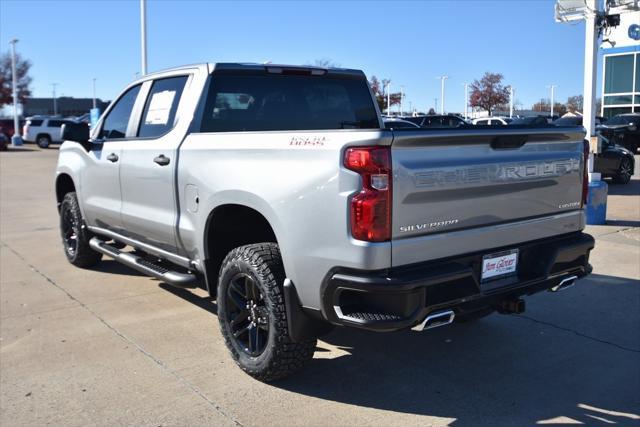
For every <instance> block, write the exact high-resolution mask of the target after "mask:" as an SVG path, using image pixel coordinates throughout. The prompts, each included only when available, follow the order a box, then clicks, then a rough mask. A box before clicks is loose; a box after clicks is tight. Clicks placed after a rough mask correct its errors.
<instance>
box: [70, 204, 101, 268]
mask: <svg viewBox="0 0 640 427" xmlns="http://www.w3.org/2000/svg"><path fill="white" fill-rule="evenodd" d="M60 235H61V237H62V246H63V247H64V253H65V255H66V256H67V260H69V262H70V263H71V264H73V265H75V266H76V267H81V268H87V267H92V266H94V265H96V264H97V263H98V262H100V260H101V259H102V254H101V253H99V252H96V251H94V250H93V249H91V247H90V246H89V240H91V238H92V237H93V235H92V234H91V232H90V231H89V230H88V229H87V227H86V226H85V225H84V220H83V219H82V212H81V211H80V205H79V204H78V197H77V196H76V193H67V194H66V195H65V196H64V199H62V203H61V204H60Z"/></svg>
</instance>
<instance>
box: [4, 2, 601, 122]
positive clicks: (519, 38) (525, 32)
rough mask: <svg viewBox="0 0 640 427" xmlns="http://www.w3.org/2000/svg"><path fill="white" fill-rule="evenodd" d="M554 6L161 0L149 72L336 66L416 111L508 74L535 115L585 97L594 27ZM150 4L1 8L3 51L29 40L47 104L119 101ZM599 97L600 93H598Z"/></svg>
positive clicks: (39, 91) (453, 102) (36, 87)
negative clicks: (542, 102)
mask: <svg viewBox="0 0 640 427" xmlns="http://www.w3.org/2000/svg"><path fill="white" fill-rule="evenodd" d="M553 3H554V2H553V1H552V0H511V1H508V0H505V1H480V0H476V1H454V0H449V1H422V2H419V1H410V2H400V1H396V2H386V1H374V2H366V1H356V2H343V1H326V2H307V1H288V2H269V1H260V2H249V1H235V2H208V1H170V0H165V1H154V0H149V1H148V5H147V17H148V24H147V25H148V51H149V52H148V61H149V71H154V70H160V69H163V68H168V67H172V66H176V65H183V64H189V63H197V62H229V61H232V62H234V61H240V62H263V61H272V62H274V63H287V64H310V63H313V62H314V61H315V60H316V59H322V58H328V59H331V60H332V61H333V62H335V63H338V64H340V65H341V66H343V67H349V68H359V69H362V70H364V71H365V73H366V74H367V75H368V76H372V75H376V76H378V77H379V78H390V79H391V80H392V86H393V87H392V89H394V88H395V89H397V88H398V87H399V86H400V85H403V86H404V88H405V93H406V95H407V96H406V104H405V105H407V106H408V105H409V102H411V103H413V105H414V106H417V107H418V108H420V109H422V110H424V109H425V108H427V107H431V106H433V104H434V98H440V82H439V80H437V79H436V76H439V75H442V74H446V75H448V76H449V79H448V80H447V91H446V93H447V95H446V109H447V110H448V111H462V110H463V108H464V91H463V87H462V84H463V82H465V81H473V80H474V79H476V78H480V77H481V76H482V74H483V73H484V72H485V71H492V72H500V73H502V74H504V76H505V83H507V84H512V85H513V86H514V87H515V88H516V99H517V101H519V102H520V103H521V104H522V105H523V106H524V107H526V108H528V107H530V106H531V104H533V103H534V102H536V101H537V100H539V99H540V98H541V97H549V89H547V88H546V86H547V85H549V84H551V83H553V84H556V85H558V87H557V89H556V99H558V100H561V101H566V98H567V97H568V96H570V95H574V94H579V93H581V92H582V77H583V76H582V73H583V54H584V26H583V24H576V25H568V24H557V23H555V22H554V12H553ZM139 10H140V8H139V2H138V0H130V1H127V0H121V1H82V0H76V1H54V0H48V1H29V0H21V1H18V0H1V1H0V50H1V51H2V52H6V51H7V50H8V48H9V46H8V41H9V40H10V39H11V38H13V37H16V38H18V39H20V42H19V43H18V45H17V49H18V51H19V52H20V53H21V54H23V55H24V56H25V57H27V58H29V59H30V60H31V61H32V63H33V67H32V77H33V86H32V90H33V93H34V95H35V96H51V90H52V87H51V83H58V86H57V92H58V94H63V95H67V96H75V97H90V96H91V93H92V89H91V84H92V79H93V78H94V77H95V78H96V79H97V95H98V97H100V98H102V99H113V97H115V96H116V95H117V94H118V92H119V91H120V90H121V89H122V88H123V86H124V85H125V84H126V83H127V82H129V81H131V80H132V79H133V77H134V74H135V73H136V72H137V71H139V70H140V42H139V40H140V36H139V31H140V28H139ZM598 90H599V86H598Z"/></svg>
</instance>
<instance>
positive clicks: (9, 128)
mask: <svg viewBox="0 0 640 427" xmlns="http://www.w3.org/2000/svg"><path fill="white" fill-rule="evenodd" d="M23 125H24V120H23V119H20V120H19V121H18V126H23ZM0 127H2V129H4V133H5V135H7V136H8V137H9V139H11V137H12V136H13V134H14V130H13V119H0Z"/></svg>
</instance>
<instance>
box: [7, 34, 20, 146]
mask: <svg viewBox="0 0 640 427" xmlns="http://www.w3.org/2000/svg"><path fill="white" fill-rule="evenodd" d="M16 43H18V39H11V41H9V44H10V45H11V78H12V81H13V136H12V137H11V144H13V145H14V146H16V145H22V138H21V137H20V121H18V76H17V75H16Z"/></svg>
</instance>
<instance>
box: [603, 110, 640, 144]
mask: <svg viewBox="0 0 640 427" xmlns="http://www.w3.org/2000/svg"><path fill="white" fill-rule="evenodd" d="M597 129H598V131H599V132H600V134H601V135H602V136H604V137H605V138H607V139H610V140H612V141H614V142H615V143H617V144H619V145H622V146H623V147H625V148H626V149H628V150H630V151H631V152H632V153H634V154H635V153H637V151H638V147H640V113H628V114H618V115H617V116H613V117H612V118H610V119H609V120H607V123H605V124H604V125H602V126H599V127H598V128H597Z"/></svg>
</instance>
